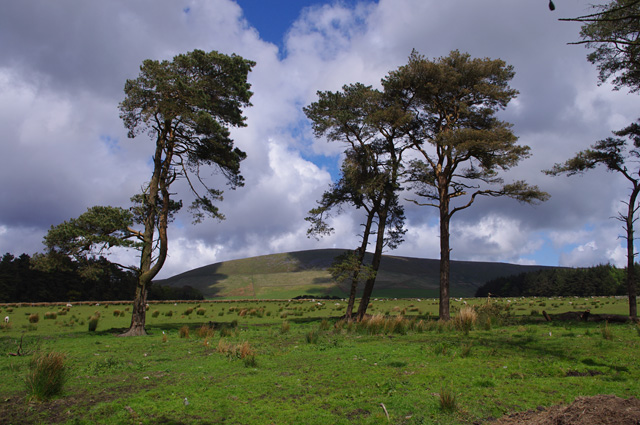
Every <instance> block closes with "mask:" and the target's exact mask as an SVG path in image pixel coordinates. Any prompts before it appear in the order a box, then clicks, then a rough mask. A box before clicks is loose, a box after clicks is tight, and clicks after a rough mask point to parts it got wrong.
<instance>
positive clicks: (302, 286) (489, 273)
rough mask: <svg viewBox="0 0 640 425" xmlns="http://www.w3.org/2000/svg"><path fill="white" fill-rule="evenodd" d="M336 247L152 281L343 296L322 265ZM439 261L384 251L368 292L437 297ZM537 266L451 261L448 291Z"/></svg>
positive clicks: (223, 293) (344, 288) (468, 293)
mask: <svg viewBox="0 0 640 425" xmlns="http://www.w3.org/2000/svg"><path fill="white" fill-rule="evenodd" d="M342 252H344V250H342V249H320V250H310V251H298V252H289V253H283V254H272V255H263V256H259V257H252V258H245V259H241V260H232V261H225V262H221V263H216V264H211V265H208V266H204V267H200V268H197V269H194V270H190V271H188V272H185V273H181V274H179V275H176V276H173V277H171V278H168V279H163V280H157V281H155V283H157V284H161V285H168V286H173V287H181V286H185V285H188V286H192V287H194V288H196V289H198V290H199V291H201V292H202V293H203V294H204V296H205V297H206V298H256V299H274V298H275V299H277V298H282V299H286V298H292V297H295V296H297V295H303V294H309V295H314V296H322V295H337V296H339V297H346V296H348V294H349V283H347V282H344V283H340V284H338V283H336V282H335V281H333V279H332V278H331V276H330V274H329V272H327V270H326V269H327V267H329V266H330V265H331V263H332V262H333V259H334V258H335V257H336V256H337V255H339V254H341V253H342ZM368 255H369V254H368ZM368 261H371V258H369V259H368ZM439 263H440V262H439V260H429V259H422V258H411V257H397V256H390V255H386V256H384V257H383V259H382V264H381V266H380V271H379V273H378V278H377V279H376V286H375V288H374V291H373V296H375V297H397V298H402V297H422V298H437V297H438V282H439ZM542 268H547V267H545V266H521V265H516V264H507V263H485V262H472V261H452V262H451V294H452V296H454V297H472V296H474V294H475V292H476V289H477V288H478V287H480V286H482V285H483V284H484V283H485V282H487V281H488V280H491V279H495V278H496V277H501V276H508V275H512V274H518V273H522V272H526V271H532V270H538V269H542Z"/></svg>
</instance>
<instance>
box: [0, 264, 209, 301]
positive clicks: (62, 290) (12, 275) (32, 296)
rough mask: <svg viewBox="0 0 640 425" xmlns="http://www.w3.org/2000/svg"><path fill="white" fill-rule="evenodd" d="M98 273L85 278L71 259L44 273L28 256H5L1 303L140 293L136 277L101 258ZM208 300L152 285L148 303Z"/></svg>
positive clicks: (192, 292)
mask: <svg viewBox="0 0 640 425" xmlns="http://www.w3.org/2000/svg"><path fill="white" fill-rule="evenodd" d="M91 265H92V267H93V269H94V270H97V272H94V273H92V274H91V276H90V277H87V276H85V275H83V273H82V272H81V270H80V267H79V265H78V264H77V263H76V262H73V261H71V260H69V261H68V263H66V264H64V267H60V268H57V269H56V270H52V271H43V270H40V269H38V268H36V267H34V260H33V259H32V258H31V257H30V256H29V255H27V254H22V255H20V256H19V257H15V256H13V255H11V254H9V253H7V254H5V255H4V256H3V257H2V260H1V261H0V302H1V303H14V302H69V301H114V300H131V299H133V296H134V294H135V290H136V274H135V273H134V272H132V271H129V270H122V269H121V268H120V267H118V266H117V265H115V264H113V263H111V262H109V261H108V260H107V259H105V258H103V257H100V258H98V259H95V260H91ZM203 298H204V297H203V296H202V293H200V292H199V291H198V290H197V289H194V288H191V287H182V288H171V287H166V286H159V285H152V286H151V288H150V289H149V293H148V294H147V299H148V300H184V299H190V300H193V299H198V300H201V299H203Z"/></svg>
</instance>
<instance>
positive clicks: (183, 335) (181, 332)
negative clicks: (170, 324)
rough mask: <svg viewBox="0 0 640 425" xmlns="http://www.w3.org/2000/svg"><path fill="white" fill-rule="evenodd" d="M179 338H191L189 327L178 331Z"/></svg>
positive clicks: (185, 326)
mask: <svg viewBox="0 0 640 425" xmlns="http://www.w3.org/2000/svg"><path fill="white" fill-rule="evenodd" d="M178 336H180V338H189V326H187V325H184V326H183V327H181V328H180V329H179V330H178Z"/></svg>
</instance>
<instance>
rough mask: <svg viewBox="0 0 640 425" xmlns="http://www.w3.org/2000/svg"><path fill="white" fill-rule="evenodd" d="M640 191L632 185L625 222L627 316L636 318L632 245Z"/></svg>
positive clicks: (637, 186) (639, 188)
mask: <svg viewBox="0 0 640 425" xmlns="http://www.w3.org/2000/svg"><path fill="white" fill-rule="evenodd" d="M638 192H640V185H637V184H636V185H634V188H633V192H631V197H630V199H629V205H628V211H627V217H626V222H627V223H626V224H627V293H628V295H629V317H630V318H631V319H633V320H636V319H637V317H638V306H637V296H636V267H635V249H634V246H633V222H634V215H635V212H636V208H635V205H636V199H637V197H638Z"/></svg>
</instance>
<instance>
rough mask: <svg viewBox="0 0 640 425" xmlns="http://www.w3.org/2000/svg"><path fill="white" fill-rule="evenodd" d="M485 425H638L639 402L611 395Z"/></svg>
mask: <svg viewBox="0 0 640 425" xmlns="http://www.w3.org/2000/svg"><path fill="white" fill-rule="evenodd" d="M486 424H487V425H489V424H490V425H640V400H638V399H637V398H635V397H631V398H629V399H627V400H625V399H623V398H620V397H616V396H613V395H597V396H593V397H578V398H576V400H575V401H574V402H573V403H571V404H570V405H569V406H553V407H550V408H548V409H543V410H539V411H528V412H521V413H514V414H512V415H509V416H505V417H503V418H501V419H497V420H495V421H491V422H487V423H486Z"/></svg>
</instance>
